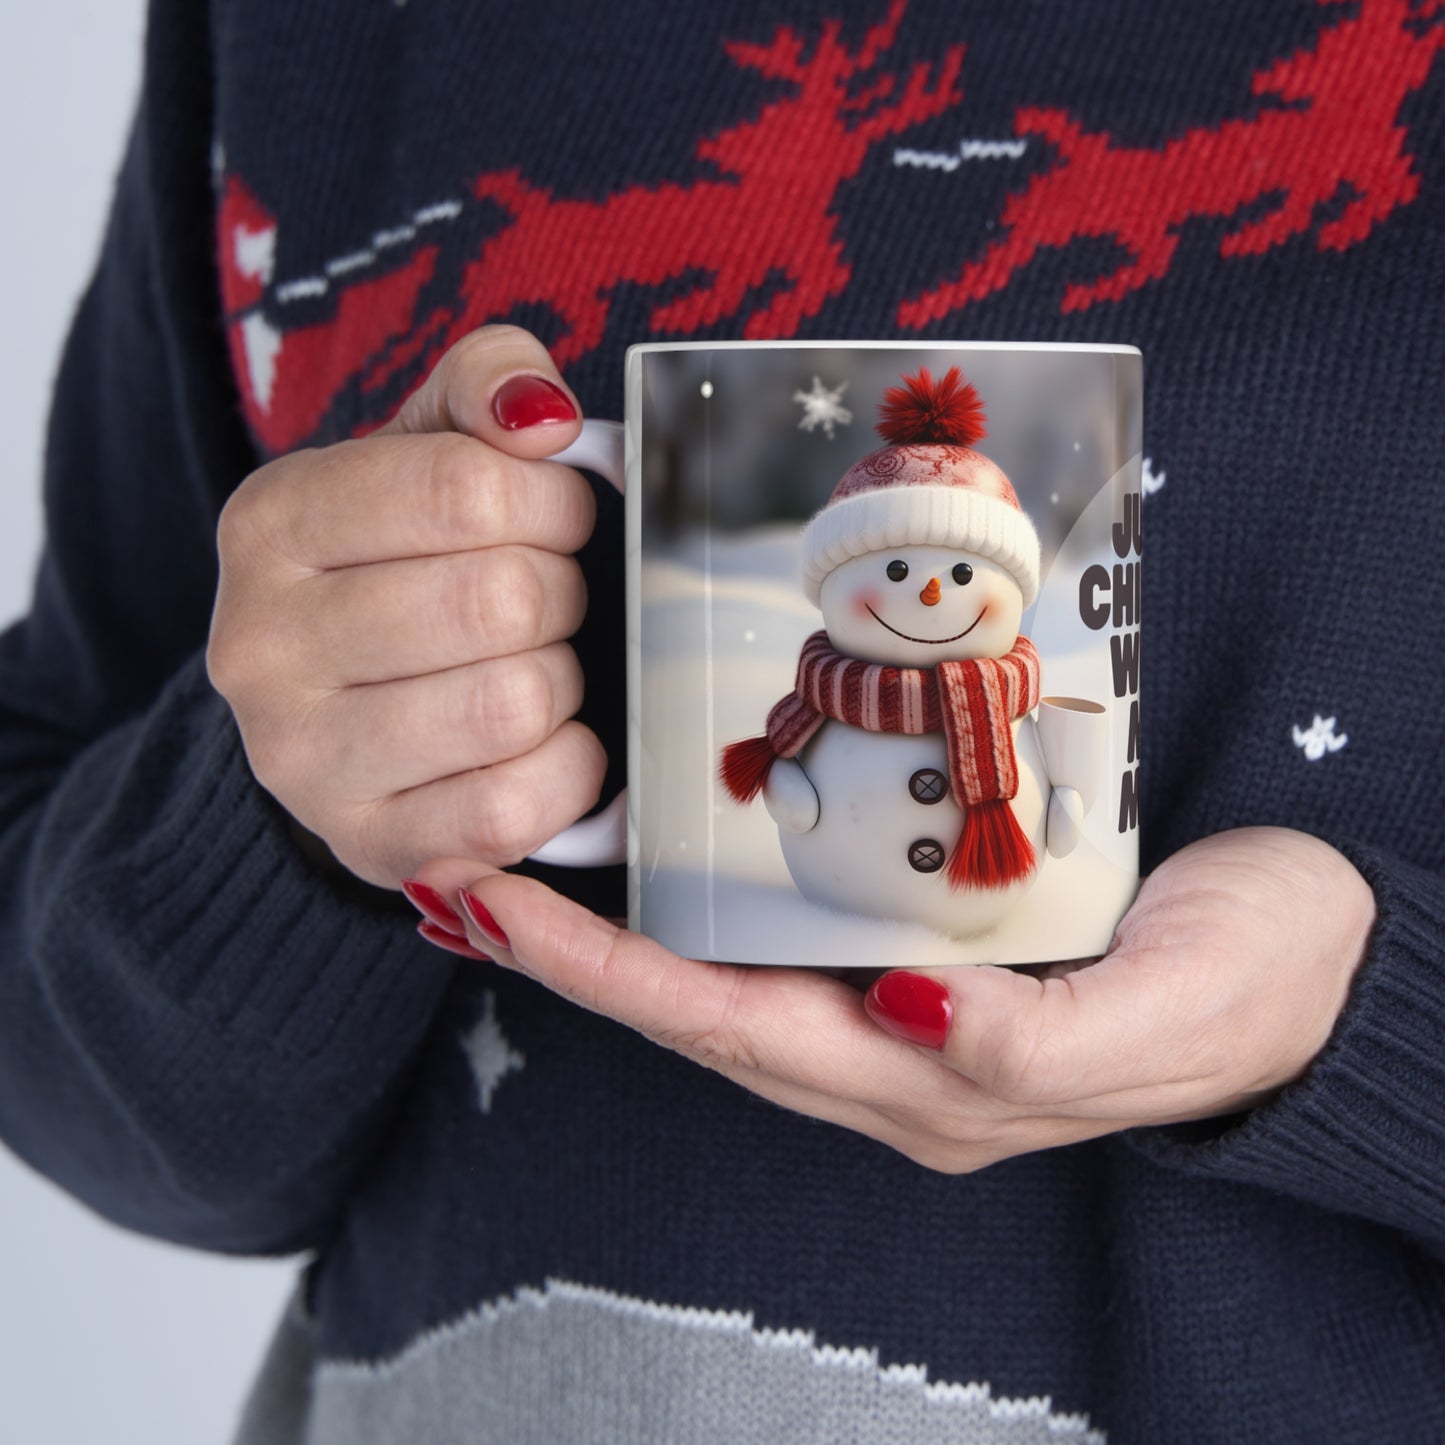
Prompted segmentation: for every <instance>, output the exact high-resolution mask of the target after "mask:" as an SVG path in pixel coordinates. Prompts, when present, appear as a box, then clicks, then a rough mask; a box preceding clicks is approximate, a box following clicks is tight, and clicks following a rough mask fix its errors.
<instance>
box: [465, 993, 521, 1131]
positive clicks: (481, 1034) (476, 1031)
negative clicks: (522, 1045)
mask: <svg viewBox="0 0 1445 1445" xmlns="http://www.w3.org/2000/svg"><path fill="white" fill-rule="evenodd" d="M461 1043H462V1049H463V1050H464V1052H465V1053H466V1056H467V1062H468V1063H469V1064H470V1065H471V1066H472V1077H473V1078H474V1079H475V1080H476V1084H477V1103H478V1104H479V1105H480V1106H481V1110H482V1113H484V1114H490V1113H491V1112H492V1097H493V1095H495V1094H496V1092H497V1085H498V1084H500V1083H501V1082H502V1080H503V1079H505V1078H506V1077H507V1075H508V1074H515V1073H516V1072H518V1070H520V1069H521V1067H522V1065H523V1064H525V1063H526V1060H525V1059H524V1058H523V1057H522V1055H521V1054H519V1053H518V1052H517V1051H516V1049H514V1048H513V1047H512V1045H511V1044H510V1043H509V1042H508V1040H507V1036H506V1034H504V1033H503V1032H502V1026H501V1024H499V1023H498V1022H497V996H496V994H494V993H492V992H491V991H490V990H488V991H487V992H486V993H485V994H483V995H482V1016H481V1018H479V1019H478V1020H477V1021H476V1023H475V1024H473V1025H472V1027H471V1029H470V1030H469V1031H468V1032H467V1033H466V1034H464V1035H463V1036H462V1041H461Z"/></svg>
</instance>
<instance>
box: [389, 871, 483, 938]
mask: <svg viewBox="0 0 1445 1445" xmlns="http://www.w3.org/2000/svg"><path fill="white" fill-rule="evenodd" d="M401 891H402V892H403V893H405V894H406V896H407V899H408V900H409V901H410V903H411V905H412V907H413V908H415V909H416V910H417V911H418V912H419V913H421V914H422V915H423V916H424V917H426V918H429V919H430V920H431V921H432V922H433V923H435V924H436V925H437V927H438V928H444V929H446V931H447V932H448V933H451V934H455V935H456V937H458V938H465V937H466V936H467V925H466V924H465V923H463V922H462V919H461V915H460V914H459V913H458V912H457V911H456V910H455V909H454V908H451V907H450V906H449V905H448V904H447V901H446V899H445V898H443V897H442V896H441V894H440V893H438V892H437V891H436V889H435V888H432V887H430V886H429V885H428V884H426V883H421V882H418V880H417V879H415V878H403V879H402V880H401Z"/></svg>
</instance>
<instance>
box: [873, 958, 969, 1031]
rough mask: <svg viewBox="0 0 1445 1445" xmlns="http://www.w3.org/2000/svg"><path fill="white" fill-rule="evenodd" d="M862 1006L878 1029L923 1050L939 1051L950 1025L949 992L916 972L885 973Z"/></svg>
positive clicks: (933, 980) (950, 1001) (951, 1012)
mask: <svg viewBox="0 0 1445 1445" xmlns="http://www.w3.org/2000/svg"><path fill="white" fill-rule="evenodd" d="M863 1007H864V1008H866V1009H867V1010H868V1017H869V1018H871V1019H872V1020H873V1022H874V1023H875V1024H877V1025H878V1026H879V1027H880V1028H884V1029H887V1030H888V1032H889V1033H890V1034H892V1035H894V1037H895V1038H900V1039H904V1040H906V1041H907V1042H908V1043H910V1044H922V1045H923V1047H924V1048H925V1049H941V1048H942V1047H943V1045H944V1043H945V1042H946V1041H947V1039H948V1030H949V1027H950V1025H951V1024H952V1023H953V1000H952V999H951V998H950V997H949V996H948V990H947V989H946V988H945V987H944V986H943V985H942V984H941V983H939V982H938V981H937V980H935V979H931V978H924V977H923V975H922V974H918V973H885V974H884V975H883V977H882V978H880V979H879V980H878V982H877V983H875V984H874V985H873V987H872V988H870V989H869V990H868V994H867V997H866V998H865V999H864V1000H863Z"/></svg>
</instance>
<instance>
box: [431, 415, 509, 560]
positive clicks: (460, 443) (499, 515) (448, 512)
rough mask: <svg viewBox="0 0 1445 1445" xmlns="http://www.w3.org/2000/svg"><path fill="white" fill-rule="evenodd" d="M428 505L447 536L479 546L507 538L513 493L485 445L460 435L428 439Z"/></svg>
mask: <svg viewBox="0 0 1445 1445" xmlns="http://www.w3.org/2000/svg"><path fill="white" fill-rule="evenodd" d="M426 458H427V461H426V481H425V495H426V504H427V506H428V507H429V508H430V511H431V515H432V516H433V517H434V518H435V519H436V521H437V523H438V524H439V525H440V526H441V527H442V528H443V529H444V530H445V532H446V535H448V536H452V537H458V538H461V539H465V540H468V541H474V542H475V543H477V544H485V543H487V542H491V541H495V540H498V539H500V538H503V537H505V536H506V535H507V530H508V525H509V515H510V507H509V498H510V496H511V488H509V487H508V486H506V485H505V484H504V482H505V477H504V476H500V475H499V473H504V472H505V467H504V465H501V464H499V460H498V458H497V457H496V456H495V455H494V454H491V453H489V451H488V448H487V447H486V444H485V443H483V442H479V441H477V440H476V439H475V438H474V437H468V436H463V435H462V434H461V433H459V432H439V433H437V434H436V435H435V436H431V437H428V438H427V439H426Z"/></svg>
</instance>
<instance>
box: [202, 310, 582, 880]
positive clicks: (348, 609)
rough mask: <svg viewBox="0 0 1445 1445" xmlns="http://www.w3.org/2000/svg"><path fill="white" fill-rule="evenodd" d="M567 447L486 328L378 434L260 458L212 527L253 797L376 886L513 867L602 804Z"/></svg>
mask: <svg viewBox="0 0 1445 1445" xmlns="http://www.w3.org/2000/svg"><path fill="white" fill-rule="evenodd" d="M579 430H580V413H579V409H578V407H577V405H576V402H575V399H573V398H572V396H571V393H570V392H569V391H568V390H567V389H566V388H565V386H564V384H563V382H562V379H561V377H560V376H559V374H558V373H557V370H556V368H555V367H554V366H553V365H552V362H551V359H550V358H549V357H548V355H547V352H546V350H545V348H544V347H543V346H542V344H541V343H540V342H539V341H537V340H536V338H535V337H533V336H531V335H529V334H528V333H527V332H525V331H521V330H518V329H517V328H515V327H510V326H491V327H486V328H484V329H482V330H480V331H477V332H474V333H473V334H472V335H470V336H468V337H467V338H466V339H464V340H463V341H461V342H459V343H458V344H457V345H456V346H454V347H453V348H452V350H451V351H449V352H448V353H447V354H446V356H444V357H443V358H442V360H441V361H440V362H439V363H438V364H437V367H436V369H435V371H433V372H432V374H431V376H430V377H428V379H427V381H426V382H425V384H424V385H423V386H422V387H421V388H420V390H418V391H417V392H416V393H415V394H414V395H413V396H412V397H410V398H409V399H408V401H407V402H406V403H405V405H404V406H403V407H402V409H401V411H400V412H399V413H398V415H397V416H396V417H395V419H394V420H393V421H391V422H390V423H389V424H388V425H387V426H386V427H384V428H383V429H382V430H380V431H378V432H376V433H374V434H373V435H371V436H369V437H366V438H365V439H363V440H359V441H347V442H341V443H339V444H337V445H335V446H331V447H327V448H325V449H320V450H311V451H302V452H296V453H294V454H291V455H288V456H284V457H281V458H279V459H278V460H276V461H274V462H271V463H270V464H269V465H267V466H264V467H262V468H261V469H260V470H259V471H257V472H255V473H253V474H252V475H251V476H250V477H248V478H247V480H246V481H245V482H244V483H243V484H242V485H241V486H240V487H239V488H238V489H237V490H236V492H235V494H234V495H233V496H232V497H231V499H230V501H229V502H228V503H227V505H226V507H225V510H224V511H223V512H222V514H221V520H220V528H219V533H218V546H219V549H220V566H221V576H220V586H219V589H218V593H217V598H216V607H215V613H214V616H213V618H212V623H211V637H210V644H209V647H208V649H207V655H206V661H207V666H208V668H209V671H210V676H211V681H212V683H213V685H214V686H215V688H216V689H217V691H218V692H220V693H221V695H222V696H223V697H225V699H226V701H227V702H228V703H229V704H230V706H231V709H232V711H233V712H234V714H235V717H236V722H237V724H238V726H239V728H240V731H241V736H242V739H243V740H244V742H245V747H246V755H247V757H248V759H249V761H250V764H251V768H252V770H253V772H254V773H255V775H256V777H257V779H258V780H259V781H260V783H261V785H262V786H263V787H264V788H265V789H266V790H267V791H268V792H270V793H271V794H272V795H273V796H274V797H275V798H276V799H277V801H278V802H279V803H280V804H281V806H282V807H283V808H285V809H286V811H287V812H288V813H289V814H290V815H291V816H292V817H293V818H294V819H295V820H296V821H297V822H298V823H299V824H300V825H301V826H302V827H303V828H305V829H306V830H308V831H309V832H311V833H312V834H315V835H316V836H318V837H319V838H320V839H321V840H322V841H323V842H325V843H326V845H327V846H328V847H329V848H330V850H331V852H332V854H333V855H334V856H335V857H336V859H337V860H338V861H339V862H340V863H341V864H342V865H343V866H345V867H346V868H348V869H349V870H350V871H351V872H353V873H355V874H356V875H358V876H359V877H361V878H364V879H366V880H367V881H368V882H371V883H375V884H379V885H380V886H382V887H396V886H397V884H398V883H399V882H400V880H401V879H403V878H405V877H408V876H410V875H411V874H412V873H414V872H415V871H416V870H417V868H418V867H419V866H420V865H421V864H422V863H424V862H425V861H426V860H427V859H429V858H436V857H439V856H452V857H456V856H460V857H468V858H475V859H480V860H484V861H486V862H488V863H492V864H496V865H499V866H505V865H507V864H509V863H515V862H517V861H518V860H520V859H521V858H524V857H526V856H527V855H528V854H529V853H531V852H532V851H533V850H534V849H536V848H537V847H538V846H540V845H541V844H542V843H543V842H545V841H546V840H547V839H548V838H550V837H552V836H553V835H554V834H556V833H557V832H559V831H560V830H561V829H563V828H565V827H566V826H567V825H568V824H570V823H572V822H573V821H575V820H576V819H577V818H578V817H580V816H581V815H582V814H583V813H585V812H586V811H587V810H588V808H590V807H591V806H592V805H593V803H595V802H596V800H597V796H598V792H599V790H600V788H601V786H602V777H603V771H604V766H605V758H604V756H603V752H602V747H601V745H600V744H599V743H598V741H597V739H596V738H595V737H594V736H593V734H592V733H591V732H590V731H588V729H586V728H585V727H583V726H582V725H581V724H580V723H577V722H572V721H569V720H568V719H570V718H571V717H572V715H573V713H575V712H576V711H577V708H578V706H579V705H580V703H581V700H582V673H581V668H580V667H579V665H578V662H577V658H576V656H575V655H574V654H573V652H572V649H571V647H569V646H568V644H567V642H566V641H565V639H566V638H568V637H570V636H571V635H572V633H573V632H575V631H576V629H577V627H578V625H579V624H580V622H581V620H582V616H583V613H584V611H585V608H586V591H585V587H584V583H583V580H582V573H581V569H580V568H579V566H578V565H577V562H576V561H575V560H574V558H573V557H572V556H571V554H572V553H573V552H575V551H576V550H577V549H578V548H579V547H580V546H581V545H582V544H583V543H584V542H585V541H586V540H587V538H588V536H590V534H591V531H592V526H593V521H594V518H595V510H594V502H593V497H592V491H591V488H590V487H589V486H588V484H587V482H586V481H585V480H584V479H583V478H582V477H581V476H580V475H579V474H578V473H577V472H575V471H573V470H572V469H571V468H569V467H565V466H562V465H560V464H559V463H556V462H550V461H545V460H541V458H544V457H546V456H549V455H550V454H552V453H554V452H557V451H560V450H561V449H562V448H563V447H565V446H567V445H568V444H569V443H570V442H571V441H572V440H573V439H574V438H575V437H576V435H577V433H578V431H579Z"/></svg>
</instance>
